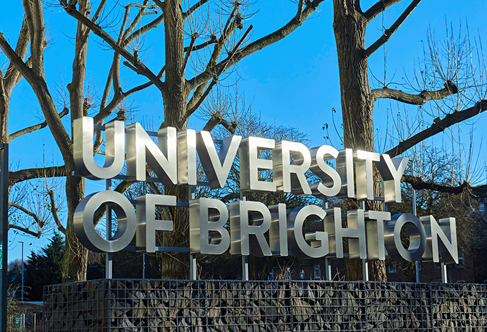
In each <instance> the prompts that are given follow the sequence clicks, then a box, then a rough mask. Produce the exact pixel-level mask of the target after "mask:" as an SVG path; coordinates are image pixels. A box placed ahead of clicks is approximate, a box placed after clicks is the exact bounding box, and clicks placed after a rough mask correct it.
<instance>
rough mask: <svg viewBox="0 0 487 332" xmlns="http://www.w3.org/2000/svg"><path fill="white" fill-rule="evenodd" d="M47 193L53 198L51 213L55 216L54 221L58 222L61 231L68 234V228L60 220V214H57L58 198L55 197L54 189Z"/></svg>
mask: <svg viewBox="0 0 487 332" xmlns="http://www.w3.org/2000/svg"><path fill="white" fill-rule="evenodd" d="M47 193H48V194H49V198H50V200H51V214H52V217H53V218H54V221H55V222H56V225H57V228H58V229H59V231H60V232H61V233H63V234H64V235H66V228H65V227H64V226H63V224H61V221H60V220H59V216H58V214H57V210H58V209H57V208H56V200H55V199H54V191H52V190H48V191H47Z"/></svg>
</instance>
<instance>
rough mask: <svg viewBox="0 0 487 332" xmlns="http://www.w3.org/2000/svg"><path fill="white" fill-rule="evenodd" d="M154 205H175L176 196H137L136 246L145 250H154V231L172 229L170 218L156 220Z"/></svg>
mask: <svg viewBox="0 0 487 332" xmlns="http://www.w3.org/2000/svg"><path fill="white" fill-rule="evenodd" d="M156 206H162V207H164V206H176V196H169V195H154V194H149V195H145V196H139V197H137V205H136V213H137V236H136V237H135V238H136V243H137V247H143V248H145V251H146V252H155V251H156V231H172V230H174V226H173V221H172V220H158V219H156V217H155V213H154V211H155V209H156Z"/></svg>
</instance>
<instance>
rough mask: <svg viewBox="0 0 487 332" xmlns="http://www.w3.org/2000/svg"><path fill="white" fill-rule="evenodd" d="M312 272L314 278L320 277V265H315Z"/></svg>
mask: <svg viewBox="0 0 487 332" xmlns="http://www.w3.org/2000/svg"><path fill="white" fill-rule="evenodd" d="M313 271H314V273H313V276H314V278H315V279H321V267H320V266H319V265H315V268H314V270H313Z"/></svg>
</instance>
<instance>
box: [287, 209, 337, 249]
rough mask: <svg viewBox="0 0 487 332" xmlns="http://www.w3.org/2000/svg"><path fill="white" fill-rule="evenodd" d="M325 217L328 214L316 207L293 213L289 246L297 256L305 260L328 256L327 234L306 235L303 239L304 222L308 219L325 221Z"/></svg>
mask: <svg viewBox="0 0 487 332" xmlns="http://www.w3.org/2000/svg"><path fill="white" fill-rule="evenodd" d="M325 216H326V212H325V211H324V210H323V209H322V208H320V207H318V206H316V205H307V206H305V207H300V208H296V209H294V210H292V211H291V213H290V214H289V219H288V229H287V234H288V239H289V246H290V247H291V251H292V252H293V253H294V254H295V255H297V256H301V257H304V258H306V257H311V258H321V257H324V256H326V255H327V254H328V251H329V249H328V233H327V232H312V233H306V234H305V235H304V237H303V226H304V221H305V220H306V219H307V218H308V219H309V220H323V219H324V218H325ZM308 241H309V242H310V243H309V244H308Z"/></svg>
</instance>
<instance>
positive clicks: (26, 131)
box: [9, 107, 69, 141]
mask: <svg viewBox="0 0 487 332" xmlns="http://www.w3.org/2000/svg"><path fill="white" fill-rule="evenodd" d="M68 113H69V109H68V108H67V107H65V108H64V109H63V111H62V112H61V113H59V118H62V117H63V116H65V115H67V114H68ZM45 127H47V121H44V122H42V123H39V124H36V125H34V126H30V127H27V128H24V129H21V130H19V131H16V132H15V133H13V134H12V135H9V141H11V140H13V139H15V138H17V137H20V136H22V135H25V134H29V133H31V132H33V131H36V130H39V129H42V128H45Z"/></svg>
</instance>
